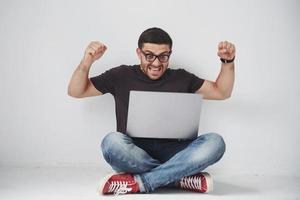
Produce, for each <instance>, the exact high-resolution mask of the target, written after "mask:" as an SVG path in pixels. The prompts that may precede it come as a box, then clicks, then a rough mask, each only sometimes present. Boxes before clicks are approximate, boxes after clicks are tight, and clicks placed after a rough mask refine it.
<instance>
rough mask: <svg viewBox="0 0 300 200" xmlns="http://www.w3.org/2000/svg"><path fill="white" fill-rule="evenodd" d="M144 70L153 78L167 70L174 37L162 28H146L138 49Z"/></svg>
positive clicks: (158, 76) (155, 78)
mask: <svg viewBox="0 0 300 200" xmlns="http://www.w3.org/2000/svg"><path fill="white" fill-rule="evenodd" d="M136 52H137V55H138V57H139V58H140V60H141V64H140V66H141V69H142V71H143V72H144V73H145V74H146V75H147V76H148V77H149V78H150V79H152V80H157V79H159V78H160V77H161V76H162V75H163V74H164V73H165V71H166V70H167V68H168V65H169V57H170V55H171V53H172V39H171V37H170V36H169V34H168V33H167V32H165V31H164V30H162V29H160V28H150V29H147V30H145V31H144V32H143V33H142V34H141V35H140V38H139V41H138V48H137V50H136Z"/></svg>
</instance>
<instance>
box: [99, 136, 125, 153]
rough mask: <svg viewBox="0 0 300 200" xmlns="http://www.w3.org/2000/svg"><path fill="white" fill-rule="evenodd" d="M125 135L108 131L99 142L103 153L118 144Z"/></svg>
mask: <svg viewBox="0 0 300 200" xmlns="http://www.w3.org/2000/svg"><path fill="white" fill-rule="evenodd" d="M124 138H125V135H124V134H123V133H120V132H111V133H108V134H107V135H106V136H105V137H104V138H103V140H102V142H101V150H102V152H103V153H106V152H109V151H110V149H112V148H113V147H116V146H119V144H121V143H122V141H123V140H124Z"/></svg>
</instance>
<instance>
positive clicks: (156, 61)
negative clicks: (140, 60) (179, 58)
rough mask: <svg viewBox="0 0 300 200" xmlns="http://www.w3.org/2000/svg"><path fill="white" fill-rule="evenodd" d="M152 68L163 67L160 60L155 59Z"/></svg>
mask: <svg viewBox="0 0 300 200" xmlns="http://www.w3.org/2000/svg"><path fill="white" fill-rule="evenodd" d="M152 66H155V67H159V66H161V62H160V61H159V60H158V58H155V60H154V61H153V62H152Z"/></svg>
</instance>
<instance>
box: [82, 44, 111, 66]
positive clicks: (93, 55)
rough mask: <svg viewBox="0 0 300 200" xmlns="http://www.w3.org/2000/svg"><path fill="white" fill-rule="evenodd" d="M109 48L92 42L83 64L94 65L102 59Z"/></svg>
mask: <svg viewBox="0 0 300 200" xmlns="http://www.w3.org/2000/svg"><path fill="white" fill-rule="evenodd" d="M106 49H107V47H106V46H105V45H104V44H102V43H101V42H98V41H93V42H91V43H90V44H89V45H88V47H87V48H86V50H85V52H84V57H83V62H85V63H90V64H92V63H93V62H94V61H95V60H98V59H99V58H101V57H102V56H103V54H104V52H105V51H106Z"/></svg>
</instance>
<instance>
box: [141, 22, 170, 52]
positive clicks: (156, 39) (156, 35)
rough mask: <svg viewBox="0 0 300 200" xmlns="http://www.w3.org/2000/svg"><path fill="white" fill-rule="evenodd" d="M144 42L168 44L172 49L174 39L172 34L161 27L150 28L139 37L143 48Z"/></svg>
mask: <svg viewBox="0 0 300 200" xmlns="http://www.w3.org/2000/svg"><path fill="white" fill-rule="evenodd" d="M144 43H154V44H168V45H169V46H170V49H172V44H173V42H172V39H171V37H170V35H169V34H168V33H167V32H166V31H164V30H162V29H160V28H156V27H153V28H149V29H147V30H145V31H144V32H143V33H142V34H141V35H140V38H139V41H138V46H139V48H140V49H141V48H142V47H143V44H144Z"/></svg>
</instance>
